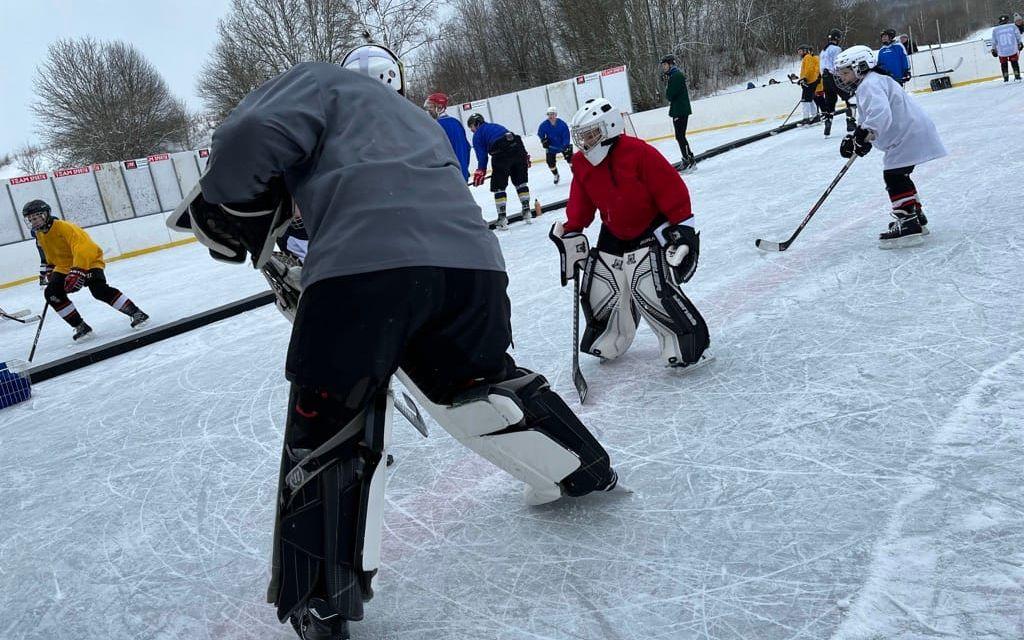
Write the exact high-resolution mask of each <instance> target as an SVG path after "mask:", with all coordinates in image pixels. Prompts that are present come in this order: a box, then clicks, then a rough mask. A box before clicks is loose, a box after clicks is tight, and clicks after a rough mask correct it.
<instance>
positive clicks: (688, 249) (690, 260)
mask: <svg viewBox="0 0 1024 640" xmlns="http://www.w3.org/2000/svg"><path fill="white" fill-rule="evenodd" d="M654 237H655V239H656V240H657V241H658V244H660V245H661V247H662V250H663V251H664V252H665V262H667V263H668V266H669V269H670V270H671V271H672V279H673V280H675V282H676V284H683V283H685V282H689V281H690V278H692V277H693V274H694V272H695V271H697V259H698V258H699V257H700V234H699V233H697V231H696V230H695V229H694V228H693V227H691V226H690V225H688V224H668V223H665V224H663V225H661V226H660V227H658V228H657V229H655V230H654Z"/></svg>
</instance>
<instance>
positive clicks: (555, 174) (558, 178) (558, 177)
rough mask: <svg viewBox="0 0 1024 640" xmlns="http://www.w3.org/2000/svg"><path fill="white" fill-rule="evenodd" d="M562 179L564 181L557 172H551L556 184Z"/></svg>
mask: <svg viewBox="0 0 1024 640" xmlns="http://www.w3.org/2000/svg"><path fill="white" fill-rule="evenodd" d="M561 179H562V177H561V176H559V175H558V172H557V171H552V172H551V181H552V182H553V183H554V184H558V181H559V180H561Z"/></svg>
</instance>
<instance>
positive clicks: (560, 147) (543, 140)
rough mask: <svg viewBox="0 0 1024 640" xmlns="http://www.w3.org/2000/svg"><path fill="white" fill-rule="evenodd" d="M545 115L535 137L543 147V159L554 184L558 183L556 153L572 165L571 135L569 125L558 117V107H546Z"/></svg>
mask: <svg viewBox="0 0 1024 640" xmlns="http://www.w3.org/2000/svg"><path fill="white" fill-rule="evenodd" d="M547 116H548V117H547V119H546V120H544V122H541V123H540V126H539V127H537V137H538V138H540V144H541V146H543V147H544V152H545V153H544V159H545V160H547V163H548V168H549V169H551V175H552V176H554V179H555V184H558V180H559V176H558V167H557V166H555V162H556V160H557V159H558V154H562V156H563V157H564V158H565V161H566V162H568V163H569V166H570V168H571V167H572V136H570V135H569V125H567V124H565V121H564V120H562V119H561V118H559V117H558V109H555V108H554V107H548V110H547Z"/></svg>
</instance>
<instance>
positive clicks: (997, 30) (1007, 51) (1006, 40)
mask: <svg viewBox="0 0 1024 640" xmlns="http://www.w3.org/2000/svg"><path fill="white" fill-rule="evenodd" d="M1022 47H1024V45H1022V44H1021V41H1020V30H1019V29H1018V28H1017V25H1015V24H1013V23H1011V22H1010V16H1007V15H1002V16H999V24H998V25H996V26H995V27H994V28H993V29H992V57H993V58H999V67H1000V69H1001V70H1002V72H1003V82H1009V81H1010V70H1009V69H1008V65H1013V79H1014V80H1016V81H1017V82H1020V50H1021V48H1022Z"/></svg>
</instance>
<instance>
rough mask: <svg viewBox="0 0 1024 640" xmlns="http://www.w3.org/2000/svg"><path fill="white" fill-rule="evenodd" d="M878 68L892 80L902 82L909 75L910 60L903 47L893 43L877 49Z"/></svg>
mask: <svg viewBox="0 0 1024 640" xmlns="http://www.w3.org/2000/svg"><path fill="white" fill-rule="evenodd" d="M878 67H879V68H880V69H882V70H884V72H885V73H886V75H888V76H890V77H892V78H893V79H894V80H898V81H899V82H903V78H906V77H907V75H909V73H910V59H909V58H907V52H906V50H905V49H904V48H903V45H902V44H900V43H898V42H893V43H891V44H888V45H886V46H884V47H882V48H881V49H879V50H878Z"/></svg>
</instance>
